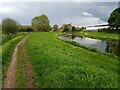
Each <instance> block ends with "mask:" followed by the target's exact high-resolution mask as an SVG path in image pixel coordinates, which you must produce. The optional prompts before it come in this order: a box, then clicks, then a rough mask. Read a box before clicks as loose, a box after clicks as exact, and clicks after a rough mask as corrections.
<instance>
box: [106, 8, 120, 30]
mask: <svg viewBox="0 0 120 90" xmlns="http://www.w3.org/2000/svg"><path fill="white" fill-rule="evenodd" d="M108 23H109V24H110V26H112V27H116V29H118V27H120V8H117V9H115V10H114V11H113V12H112V13H111V14H110V17H109V19H108Z"/></svg>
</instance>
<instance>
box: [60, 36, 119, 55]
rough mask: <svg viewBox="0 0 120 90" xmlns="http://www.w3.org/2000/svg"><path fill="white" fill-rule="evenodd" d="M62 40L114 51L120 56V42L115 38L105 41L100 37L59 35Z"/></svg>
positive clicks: (103, 50) (108, 51)
mask: <svg viewBox="0 0 120 90" xmlns="http://www.w3.org/2000/svg"><path fill="white" fill-rule="evenodd" d="M59 38H60V39H61V40H69V41H75V42H76V43H78V44H80V45H83V46H86V47H90V48H95V49H97V50H98V51H100V52H107V53H113V54H115V55H116V56H119V57H120V42H119V41H115V40H109V41H103V40H99V39H93V38H88V37H78V36H76V35H71V34H68V35H63V36H59Z"/></svg>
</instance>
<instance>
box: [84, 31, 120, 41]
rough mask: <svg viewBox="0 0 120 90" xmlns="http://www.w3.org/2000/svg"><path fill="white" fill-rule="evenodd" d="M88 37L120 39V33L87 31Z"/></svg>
mask: <svg viewBox="0 0 120 90" xmlns="http://www.w3.org/2000/svg"><path fill="white" fill-rule="evenodd" d="M85 35H86V36H87V37H91V38H96V39H102V40H120V34H119V33H118V34H112V33H103V32H86V34H85Z"/></svg>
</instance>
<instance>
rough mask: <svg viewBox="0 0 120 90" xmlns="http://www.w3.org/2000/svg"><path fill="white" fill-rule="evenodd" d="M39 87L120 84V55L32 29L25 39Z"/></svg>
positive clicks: (110, 86)
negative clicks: (93, 49)
mask: <svg viewBox="0 0 120 90" xmlns="http://www.w3.org/2000/svg"><path fill="white" fill-rule="evenodd" d="M25 47H26V49H27V51H28V55H29V57H30V63H31V64H32V67H33V72H34V76H35V80H36V81H35V85H36V87H41V88H44V87H46V88H50V87H52V88H79V87H80V88H95V87H96V88H118V85H119V83H118V58H116V57H113V56H111V55H104V54H100V53H96V52H91V51H89V50H86V49H84V48H80V47H76V46H73V45H70V44H68V43H65V42H62V41H60V40H58V39H57V38H55V34H54V33H50V32H46V33H45V32H40V33H39V32H37V33H32V34H31V35H30V37H29V38H28V40H27V41H26V43H25Z"/></svg>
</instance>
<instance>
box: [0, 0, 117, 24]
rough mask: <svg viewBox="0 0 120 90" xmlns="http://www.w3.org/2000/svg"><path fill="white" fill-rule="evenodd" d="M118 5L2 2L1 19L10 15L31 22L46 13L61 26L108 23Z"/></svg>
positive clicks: (0, 5)
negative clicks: (65, 24) (66, 24)
mask: <svg viewBox="0 0 120 90" xmlns="http://www.w3.org/2000/svg"><path fill="white" fill-rule="evenodd" d="M116 7H117V3H114V2H112V3H110V2H109V3H108V2H107V3H93V2H92V3H90V2H84V3H83V2H79V3H63V2H61V3H58V2H56V3H55V2H54V3H50V2H49V3H48V2H47V3H40V2H39V3H33V2H29V3H28V2H26V3H25V2H22V3H18V2H17V3H16V2H14V3H13V2H9V3H0V20H2V19H1V18H5V17H10V18H13V19H15V20H16V21H18V22H19V23H21V24H30V23H31V19H32V18H33V17H35V16H38V15H41V14H46V15H47V16H48V18H49V20H50V24H51V25H54V24H58V25H59V26H60V25H62V24H63V23H72V24H73V25H75V26H86V25H94V24H101V23H106V22H107V18H108V17H109V14H110V13H111V12H112V11H113V9H115V8H116ZM1 16H2V17H1Z"/></svg>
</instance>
